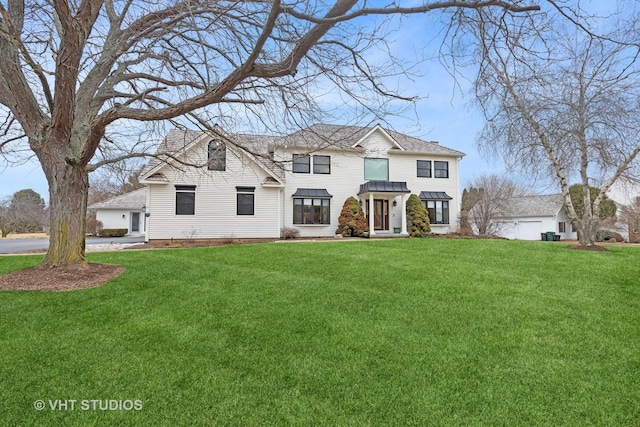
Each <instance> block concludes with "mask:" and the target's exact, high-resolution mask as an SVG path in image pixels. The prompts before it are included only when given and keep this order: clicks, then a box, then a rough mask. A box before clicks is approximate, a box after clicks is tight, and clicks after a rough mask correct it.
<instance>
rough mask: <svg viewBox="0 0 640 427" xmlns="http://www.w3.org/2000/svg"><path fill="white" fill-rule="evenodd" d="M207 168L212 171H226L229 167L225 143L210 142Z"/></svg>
mask: <svg viewBox="0 0 640 427" xmlns="http://www.w3.org/2000/svg"><path fill="white" fill-rule="evenodd" d="M208 155H209V157H208V160H207V168H208V169H209V170H210V171H224V170H225V169H226V166H227V146H226V145H225V144H224V142H222V141H219V140H215V139H214V140H213V141H211V142H209V149H208Z"/></svg>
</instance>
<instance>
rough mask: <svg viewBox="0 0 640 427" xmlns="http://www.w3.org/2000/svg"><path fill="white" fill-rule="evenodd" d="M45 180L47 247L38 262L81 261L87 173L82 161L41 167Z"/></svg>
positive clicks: (65, 264)
mask: <svg viewBox="0 0 640 427" xmlns="http://www.w3.org/2000/svg"><path fill="white" fill-rule="evenodd" d="M45 174H46V175H47V179H48V181H49V209H50V226H51V230H50V236H49V250H48V251H47V255H46V256H45V258H44V260H42V263H41V264H40V265H43V266H48V267H70V266H82V265H84V264H85V257H84V254H85V229H86V218H85V214H86V210H87V194H88V190H89V177H88V173H87V170H86V167H85V166H84V165H78V164H69V163H56V164H51V165H50V169H49V170H45Z"/></svg>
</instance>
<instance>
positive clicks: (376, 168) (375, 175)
mask: <svg viewBox="0 0 640 427" xmlns="http://www.w3.org/2000/svg"><path fill="white" fill-rule="evenodd" d="M364 179H366V180H368V181H389V159H375V158H370V157H368V158H365V159H364Z"/></svg>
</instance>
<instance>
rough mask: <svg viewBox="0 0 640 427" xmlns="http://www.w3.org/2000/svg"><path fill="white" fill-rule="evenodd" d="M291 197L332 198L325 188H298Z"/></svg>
mask: <svg viewBox="0 0 640 427" xmlns="http://www.w3.org/2000/svg"><path fill="white" fill-rule="evenodd" d="M291 197H316V198H327V199H328V198H331V197H333V196H332V195H331V194H329V192H328V191H327V189H326V188H298V189H296V192H295V193H293V194H292V195H291Z"/></svg>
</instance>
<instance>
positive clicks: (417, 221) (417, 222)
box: [407, 194, 431, 237]
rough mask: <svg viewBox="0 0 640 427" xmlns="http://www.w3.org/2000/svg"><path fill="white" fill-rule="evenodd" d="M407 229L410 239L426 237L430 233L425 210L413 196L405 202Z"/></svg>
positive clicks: (415, 196) (420, 202) (427, 215)
mask: <svg viewBox="0 0 640 427" xmlns="http://www.w3.org/2000/svg"><path fill="white" fill-rule="evenodd" d="M407 229H408V231H409V235H410V236H411V237H426V236H427V234H429V233H431V224H429V214H428V213H427V209H426V208H425V207H424V205H423V204H422V201H421V200H420V198H419V197H418V196H417V195H415V194H412V195H411V196H409V199H408V200H407Z"/></svg>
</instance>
